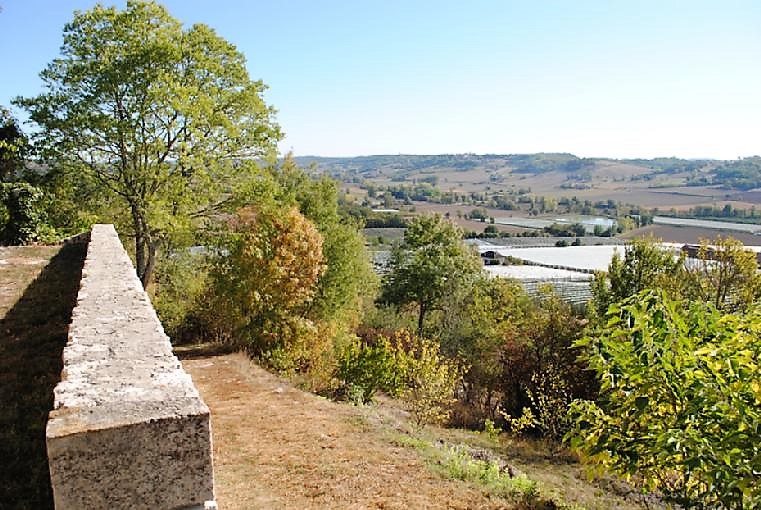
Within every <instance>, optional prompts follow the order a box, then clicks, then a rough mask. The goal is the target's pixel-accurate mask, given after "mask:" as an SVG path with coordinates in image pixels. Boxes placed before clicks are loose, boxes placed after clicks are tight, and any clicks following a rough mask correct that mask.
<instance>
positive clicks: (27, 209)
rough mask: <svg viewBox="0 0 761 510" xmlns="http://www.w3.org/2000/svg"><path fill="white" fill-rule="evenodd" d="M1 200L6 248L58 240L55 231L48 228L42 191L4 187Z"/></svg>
mask: <svg viewBox="0 0 761 510" xmlns="http://www.w3.org/2000/svg"><path fill="white" fill-rule="evenodd" d="M0 200H2V208H3V211H2V222H3V224H2V232H1V233H0V241H1V242H2V243H3V244H6V245H24V244H29V243H33V242H35V241H43V242H46V241H51V240H53V239H54V238H55V231H53V229H51V228H50V227H48V226H47V225H45V221H44V212H43V211H44V209H43V192H42V190H41V189H40V188H37V187H35V186H32V185H31V184H28V183H25V182H10V183H0Z"/></svg>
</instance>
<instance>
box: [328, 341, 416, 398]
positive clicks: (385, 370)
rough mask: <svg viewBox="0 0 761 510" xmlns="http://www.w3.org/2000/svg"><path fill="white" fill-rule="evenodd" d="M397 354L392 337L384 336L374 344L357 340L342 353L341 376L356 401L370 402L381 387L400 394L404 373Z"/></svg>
mask: <svg viewBox="0 0 761 510" xmlns="http://www.w3.org/2000/svg"><path fill="white" fill-rule="evenodd" d="M398 353H399V350H398V349H397V348H395V347H393V346H392V345H391V342H390V341H389V339H387V338H384V337H381V338H379V339H378V341H377V342H376V343H375V344H374V345H368V344H362V343H359V342H357V343H355V344H353V345H350V346H349V347H348V348H346V349H345V351H344V352H343V353H341V354H340V356H339V359H338V377H339V378H340V379H342V380H343V381H344V383H345V385H346V388H347V393H350V394H351V398H352V400H353V401H356V402H357V403H362V404H364V403H367V402H371V401H372V400H373V397H374V396H375V393H376V391H378V390H383V391H385V392H387V393H388V394H390V395H392V396H398V395H400V394H401V392H402V390H403V388H404V374H403V368H402V367H401V366H400V364H399V361H398V359H397V357H398ZM348 390H350V391H348Z"/></svg>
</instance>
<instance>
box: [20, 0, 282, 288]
mask: <svg viewBox="0 0 761 510" xmlns="http://www.w3.org/2000/svg"><path fill="white" fill-rule="evenodd" d="M40 76H41V78H42V81H43V85H44V87H45V89H46V91H45V92H44V93H42V94H40V95H39V96H37V97H33V98H18V99H17V100H16V103H17V104H18V105H20V106H23V107H25V108H26V109H27V110H28V111H29V113H30V115H31V119H32V120H33V121H35V122H36V123H37V124H38V125H39V126H40V128H41V129H40V131H39V133H38V135H37V136H36V143H37V144H38V146H39V147H40V149H41V150H42V155H43V157H44V160H45V161H47V162H48V163H49V165H50V166H51V167H55V168H57V169H60V170H62V171H65V172H67V173H69V174H72V175H76V176H79V175H81V176H82V177H84V178H87V179H92V180H94V181H96V182H98V183H99V184H100V186H101V187H102V188H104V189H106V190H108V191H109V192H110V193H111V194H113V195H114V196H116V197H118V198H119V199H120V200H121V203H122V204H123V206H122V209H121V210H120V214H123V213H121V211H124V209H126V210H127V211H128V214H129V218H130V220H131V221H130V223H131V227H132V234H133V235H134V238H135V262H136V266H137V267H136V269H137V273H138V275H139V277H140V279H141V280H142V282H143V284H144V285H147V284H148V283H149V281H150V278H151V273H152V272H153V269H154V265H155V261H156V253H157V250H158V249H159V246H160V245H161V244H162V242H163V241H164V240H165V239H166V238H167V237H168V236H170V235H172V234H173V233H175V232H179V231H186V230H188V229H190V228H191V227H194V226H197V225H198V223H199V222H202V221H203V219H204V218H208V217H209V216H211V215H213V214H214V213H216V212H217V211H219V210H220V209H222V208H223V207H224V206H226V205H227V203H228V202H229V201H230V200H231V199H232V197H234V196H235V191H237V189H238V186H239V185H240V184H241V183H244V182H246V181H248V180H250V177H251V175H252V172H253V171H254V167H255V165H254V164H253V159H254V158H258V157H269V156H273V155H274V153H275V150H276V149H275V144H276V142H277V140H278V139H279V138H280V131H279V128H278V127H277V125H276V124H275V123H274V120H273V115H274V112H273V110H272V108H270V107H268V106H267V105H266V104H265V103H264V101H263V99H262V96H261V95H262V91H263V90H264V85H263V84H262V82H260V81H252V80H251V79H250V78H249V76H248V71H247V70H246V61H245V57H244V56H243V55H242V54H241V53H240V52H239V51H237V50H236V48H235V47H234V46H233V45H232V44H230V43H229V42H227V41H225V40H224V39H222V38H221V37H219V36H218V35H217V34H216V33H215V32H214V31H213V30H212V29H211V28H209V27H208V26H206V25H202V24H196V25H193V26H191V27H190V28H187V29H184V28H183V26H182V23H181V22H180V21H178V20H176V19H174V18H172V17H171V16H170V15H169V13H168V12H167V11H166V10H165V9H164V8H163V7H161V6H159V5H158V4H156V3H154V2H142V1H138V0H129V1H128V2H127V7H126V9H125V10H123V11H120V10H117V9H116V8H114V7H104V6H102V5H96V6H95V7H93V8H92V9H91V10H89V11H85V12H76V13H75V14H74V19H73V21H71V22H70V23H68V24H67V25H66V26H65V28H64V34H63V46H62V48H61V56H60V57H59V58H56V59H54V60H53V61H52V62H51V63H50V64H49V65H48V66H47V67H46V68H45V70H43V71H42V73H41V75H40Z"/></svg>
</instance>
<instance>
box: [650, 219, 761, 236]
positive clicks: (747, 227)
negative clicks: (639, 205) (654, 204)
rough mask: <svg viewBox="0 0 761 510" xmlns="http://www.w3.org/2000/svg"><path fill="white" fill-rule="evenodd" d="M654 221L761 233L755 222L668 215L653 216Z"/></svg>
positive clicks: (680, 225) (663, 223) (665, 223)
mask: <svg viewBox="0 0 761 510" xmlns="http://www.w3.org/2000/svg"><path fill="white" fill-rule="evenodd" d="M653 223H655V224H656V225H675V226H679V227H698V228H706V229H713V230H732V231H735V232H748V233H751V234H757V233H761V225H757V224H753V223H732V222H728V221H711V220H699V219H688V218H671V217H668V216H655V217H654V218H653Z"/></svg>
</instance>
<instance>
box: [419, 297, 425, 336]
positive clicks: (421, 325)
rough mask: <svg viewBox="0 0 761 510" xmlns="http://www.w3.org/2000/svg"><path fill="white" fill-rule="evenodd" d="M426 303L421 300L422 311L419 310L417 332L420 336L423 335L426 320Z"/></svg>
mask: <svg viewBox="0 0 761 510" xmlns="http://www.w3.org/2000/svg"><path fill="white" fill-rule="evenodd" d="M425 312H426V308H425V303H424V302H423V301H421V302H420V311H419V312H418V316H417V334H418V336H423V321H424V320H425Z"/></svg>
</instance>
